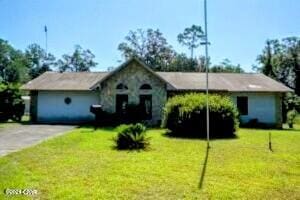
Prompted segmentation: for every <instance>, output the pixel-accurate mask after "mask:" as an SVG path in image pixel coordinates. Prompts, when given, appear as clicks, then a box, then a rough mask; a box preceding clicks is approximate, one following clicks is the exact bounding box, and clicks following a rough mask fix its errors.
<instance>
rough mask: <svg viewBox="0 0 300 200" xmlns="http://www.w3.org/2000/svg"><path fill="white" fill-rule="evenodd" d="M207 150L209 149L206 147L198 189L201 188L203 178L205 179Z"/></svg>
mask: <svg viewBox="0 0 300 200" xmlns="http://www.w3.org/2000/svg"><path fill="white" fill-rule="evenodd" d="M209 149H210V148H209V147H206V152H205V158H204V161H203V166H202V170H201V176H200V181H199V189H202V188H203V182H204V177H205V173H206V167H207V161H208V155H209Z"/></svg>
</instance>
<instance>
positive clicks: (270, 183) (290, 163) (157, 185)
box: [0, 128, 300, 199]
mask: <svg viewBox="0 0 300 200" xmlns="http://www.w3.org/2000/svg"><path fill="white" fill-rule="evenodd" d="M164 132H165V131H164V130H161V129H152V130H150V131H148V134H149V136H150V137H151V141H150V142H151V146H150V149H149V150H148V151H140V152H137V151H134V152H128V151H117V150H115V149H113V148H112V145H113V141H112V140H111V138H112V136H114V135H115V134H116V133H115V131H114V129H108V128H107V129H99V130H98V131H94V130H93V129H92V128H79V129H76V130H74V131H72V132H70V133H68V134H66V135H63V136H60V137H57V138H54V139H51V140H48V141H47V142H44V143H42V144H39V145H37V146H35V147H32V148H28V149H25V150H23V151H21V152H16V153H13V154H10V155H8V156H5V157H3V158H0V191H3V190H4V189H5V188H34V189H37V190H38V192H39V194H38V196H36V197H37V198H41V199H64V198H68V199H299V198H300V187H299V186H300V132H299V131H287V130H282V131H275V130H272V131H271V132H272V140H273V150H274V151H273V152H271V151H270V150H269V149H268V133H269V131H268V130H254V129H253V130H251V129H240V130H239V134H238V138H237V139H223V140H214V141H212V144H211V145H212V148H211V149H210V151H209V153H208V156H206V143H205V141H203V140H198V139H179V138H169V137H166V136H164V135H163V134H164ZM205 161H206V162H205ZM201 182H202V184H201ZM201 185H202V187H200V186H201ZM3 196H4V194H3V193H2V194H0V199H2V198H3Z"/></svg>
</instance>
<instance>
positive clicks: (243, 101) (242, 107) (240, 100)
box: [236, 97, 248, 115]
mask: <svg viewBox="0 0 300 200" xmlns="http://www.w3.org/2000/svg"><path fill="white" fill-rule="evenodd" d="M236 105H237V108H238V110H239V113H240V115H248V97H237V98H236Z"/></svg>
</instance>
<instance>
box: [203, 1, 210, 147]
mask: <svg viewBox="0 0 300 200" xmlns="http://www.w3.org/2000/svg"><path fill="white" fill-rule="evenodd" d="M204 31H205V66H206V67H205V71H206V137H207V148H210V145H209V102H208V100H209V99H208V71H209V60H208V33H207V2H206V0H204Z"/></svg>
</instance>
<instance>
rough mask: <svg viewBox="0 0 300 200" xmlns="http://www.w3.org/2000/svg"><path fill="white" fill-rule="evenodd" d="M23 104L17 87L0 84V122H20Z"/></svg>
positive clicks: (23, 108)
mask: <svg viewBox="0 0 300 200" xmlns="http://www.w3.org/2000/svg"><path fill="white" fill-rule="evenodd" d="M24 110H25V104H24V101H23V100H22V96H21V92H20V90H19V87H18V85H13V84H0V122H4V121H7V120H9V119H12V120H14V121H21V118H22V116H23V115H24Z"/></svg>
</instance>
